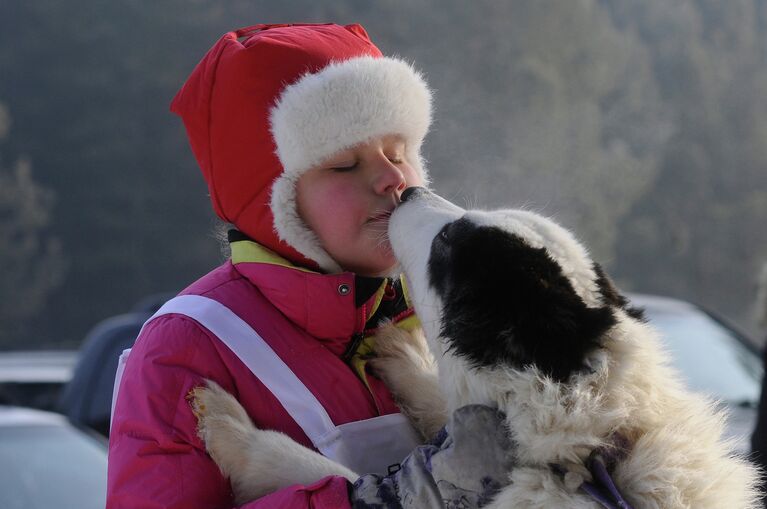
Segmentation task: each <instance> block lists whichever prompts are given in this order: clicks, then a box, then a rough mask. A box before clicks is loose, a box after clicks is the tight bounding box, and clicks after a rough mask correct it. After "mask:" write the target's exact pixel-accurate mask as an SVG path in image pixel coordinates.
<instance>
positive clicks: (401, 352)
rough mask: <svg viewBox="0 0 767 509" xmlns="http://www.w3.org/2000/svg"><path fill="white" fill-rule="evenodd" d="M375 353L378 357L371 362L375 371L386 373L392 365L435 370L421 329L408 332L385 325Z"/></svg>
mask: <svg viewBox="0 0 767 509" xmlns="http://www.w3.org/2000/svg"><path fill="white" fill-rule="evenodd" d="M374 351H375V354H376V356H375V357H374V358H373V359H371V360H370V363H371V367H372V368H373V369H377V368H381V371H386V368H387V367H388V366H389V365H390V364H391V363H400V364H401V363H408V364H411V365H412V366H414V367H416V368H418V369H420V370H424V371H434V369H435V362H434V357H433V356H432V354H431V352H430V351H429V347H428V345H427V344H426V338H425V337H424V335H423V332H422V331H421V330H420V329H416V330H414V331H412V332H408V331H405V330H402V329H400V328H399V327H396V326H395V325H393V324H387V325H384V326H383V327H381V329H380V330H379V332H378V333H377V334H376V336H375V347H374Z"/></svg>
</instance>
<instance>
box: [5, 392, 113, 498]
mask: <svg viewBox="0 0 767 509" xmlns="http://www.w3.org/2000/svg"><path fill="white" fill-rule="evenodd" d="M0 472H2V475H0V507H2V508H3V509H50V508H52V507H62V508H64V507H66V508H69V507H72V508H77V509H103V507H104V504H105V502H106V486H107V452H106V442H105V441H104V440H103V438H102V439H99V438H97V436H96V435H95V434H93V435H90V434H88V433H86V432H83V431H81V430H78V429H77V428H75V427H74V426H72V425H71V424H70V423H69V422H68V421H67V419H66V418H65V417H63V416H61V415H58V414H54V413H51V412H44V411H40V410H34V409H28V408H20V407H12V406H0Z"/></svg>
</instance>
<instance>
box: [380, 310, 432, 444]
mask: <svg viewBox="0 0 767 509" xmlns="http://www.w3.org/2000/svg"><path fill="white" fill-rule="evenodd" d="M375 352H376V357H374V358H373V359H371V360H370V365H371V368H372V369H373V370H374V372H375V373H376V374H377V375H378V377H379V378H381V380H383V381H384V383H385V384H386V386H387V387H388V388H389V390H390V391H391V392H392V394H393V395H394V398H395V400H396V401H397V404H398V405H399V407H400V409H401V410H402V412H403V413H404V414H405V415H407V416H408V417H409V418H410V420H411V421H412V423H413V426H415V428H416V429H417V430H418V431H419V432H420V433H421V435H422V436H423V437H424V438H425V439H429V438H431V437H432V436H434V434H435V433H436V432H437V431H439V429H440V428H441V427H442V426H444V425H445V422H447V405H446V403H445V398H444V396H443V395H442V392H441V391H440V389H439V381H438V377H437V365H436V362H435V361H434V357H433V356H432V354H431V352H430V351H429V347H428V345H427V344H426V338H424V336H423V332H421V330H420V329H418V330H416V331H413V332H412V333H409V332H407V331H404V330H402V329H399V328H397V327H395V326H394V325H391V324H389V325H385V326H383V327H381V330H380V332H379V333H378V334H376V337H375Z"/></svg>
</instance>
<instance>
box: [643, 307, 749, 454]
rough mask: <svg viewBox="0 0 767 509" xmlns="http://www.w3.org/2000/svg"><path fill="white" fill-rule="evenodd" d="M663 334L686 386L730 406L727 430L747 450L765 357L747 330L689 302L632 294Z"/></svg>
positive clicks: (740, 447)
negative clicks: (760, 354) (762, 357)
mask: <svg viewBox="0 0 767 509" xmlns="http://www.w3.org/2000/svg"><path fill="white" fill-rule="evenodd" d="M628 297H629V300H630V301H631V304H632V305H633V306H636V307H638V308H642V309H644V311H645V316H646V318H647V319H648V321H649V323H650V324H651V325H653V326H654V327H655V328H656V329H657V330H658V331H659V332H660V333H661V337H662V339H663V342H664V343H665V345H666V347H667V349H668V351H669V354H670V355H671V357H672V359H673V365H674V366H675V367H676V368H677V369H678V370H679V371H680V372H681V374H682V375H683V378H684V381H685V382H686V384H687V387H688V388H689V389H691V390H693V391H696V392H701V393H704V394H706V395H709V396H711V397H713V398H714V399H716V400H718V401H719V402H721V404H722V405H724V406H726V408H727V410H728V413H729V419H728V421H727V428H726V430H725V433H726V435H727V436H728V437H729V438H732V439H734V440H735V441H736V444H737V449H738V451H739V452H741V453H744V454H748V453H749V452H750V449H751V444H750V436H751V433H752V432H753V430H754V427H755V426H756V418H757V406H758V403H759V396H760V393H761V383H762V376H763V372H762V361H761V358H760V356H759V351H758V350H757V348H756V347H755V346H754V343H753V342H751V341H750V340H749V339H748V338H747V337H746V336H745V335H743V334H742V333H740V332H738V331H737V330H736V329H735V328H734V327H732V326H730V325H728V324H727V323H726V322H724V321H723V320H722V319H720V318H718V317H717V316H716V315H714V314H712V313H710V312H708V311H706V310H705V309H703V308H701V307H699V306H696V305H695V304H692V303H690V302H686V301H682V300H679V299H672V298H668V297H660V296H657V295H641V294H630V295H629V296H628Z"/></svg>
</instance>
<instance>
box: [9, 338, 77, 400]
mask: <svg viewBox="0 0 767 509" xmlns="http://www.w3.org/2000/svg"><path fill="white" fill-rule="evenodd" d="M77 358H78V352H77V350H35V351H4V352H0V405H14V406H23V407H32V408H37V409H41V410H54V409H55V408H56V406H57V402H58V400H59V398H60V397H61V391H62V389H63V387H64V386H65V385H66V384H67V383H69V381H70V380H71V379H72V375H73V373H74V370H75V364H76V363H77Z"/></svg>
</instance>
